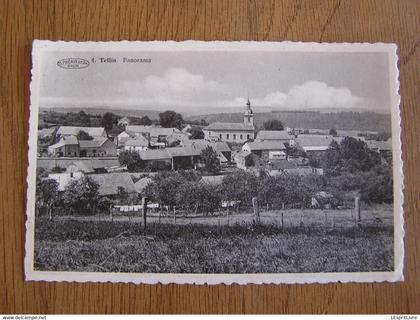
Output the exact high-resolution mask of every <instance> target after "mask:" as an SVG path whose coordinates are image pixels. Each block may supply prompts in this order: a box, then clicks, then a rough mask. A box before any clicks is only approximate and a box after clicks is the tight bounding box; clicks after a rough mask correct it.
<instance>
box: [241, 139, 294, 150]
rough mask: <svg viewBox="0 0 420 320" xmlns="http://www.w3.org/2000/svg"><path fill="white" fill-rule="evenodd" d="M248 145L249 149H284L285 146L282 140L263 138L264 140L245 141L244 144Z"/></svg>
mask: <svg viewBox="0 0 420 320" xmlns="http://www.w3.org/2000/svg"><path fill="white" fill-rule="evenodd" d="M246 145H248V146H249V149H250V150H251V151H252V150H285V149H286V147H285V145H284V143H283V142H281V141H278V140H265V141H254V142H247V143H245V145H244V146H246Z"/></svg>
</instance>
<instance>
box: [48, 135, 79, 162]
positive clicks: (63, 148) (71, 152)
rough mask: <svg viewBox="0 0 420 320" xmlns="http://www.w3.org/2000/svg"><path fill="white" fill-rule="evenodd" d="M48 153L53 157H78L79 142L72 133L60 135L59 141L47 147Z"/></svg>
mask: <svg viewBox="0 0 420 320" xmlns="http://www.w3.org/2000/svg"><path fill="white" fill-rule="evenodd" d="M48 154H49V155H50V156H53V157H78V156H79V142H78V141H77V138H76V137H75V136H72V135H70V136H64V137H61V139H60V141H58V142H57V143H55V144H53V145H51V146H49V147H48Z"/></svg>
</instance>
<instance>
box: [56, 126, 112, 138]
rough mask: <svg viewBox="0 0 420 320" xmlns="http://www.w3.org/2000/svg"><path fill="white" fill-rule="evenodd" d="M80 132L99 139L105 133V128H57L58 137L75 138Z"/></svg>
mask: <svg viewBox="0 0 420 320" xmlns="http://www.w3.org/2000/svg"><path fill="white" fill-rule="evenodd" d="M80 131H84V132H86V133H87V134H88V135H90V136H91V137H100V136H103V135H104V133H105V128H102V127H68V126H61V127H60V128H58V131H57V134H58V135H73V136H77V135H78V134H79V132H80Z"/></svg>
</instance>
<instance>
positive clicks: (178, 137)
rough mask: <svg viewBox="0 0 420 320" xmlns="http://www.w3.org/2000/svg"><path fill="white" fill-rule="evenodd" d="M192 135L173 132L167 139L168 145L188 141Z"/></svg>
mask: <svg viewBox="0 0 420 320" xmlns="http://www.w3.org/2000/svg"><path fill="white" fill-rule="evenodd" d="M190 136H191V134H189V133H187V132H184V131H181V132H172V133H171V134H170V135H169V136H167V137H166V138H165V141H166V144H167V145H168V146H169V145H171V144H173V143H175V142H177V141H179V142H181V141H184V140H188V139H189V138H190Z"/></svg>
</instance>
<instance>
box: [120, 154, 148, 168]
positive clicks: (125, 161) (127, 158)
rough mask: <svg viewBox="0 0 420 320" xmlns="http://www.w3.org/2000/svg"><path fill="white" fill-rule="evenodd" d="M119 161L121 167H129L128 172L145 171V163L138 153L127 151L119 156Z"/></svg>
mask: <svg viewBox="0 0 420 320" xmlns="http://www.w3.org/2000/svg"><path fill="white" fill-rule="evenodd" d="M118 161H119V162H120V164H121V165H123V166H127V169H128V171H130V172H136V171H140V170H142V169H143V161H142V160H141V158H140V155H139V154H138V152H136V151H132V150H126V151H123V152H121V153H120V154H119V156H118Z"/></svg>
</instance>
